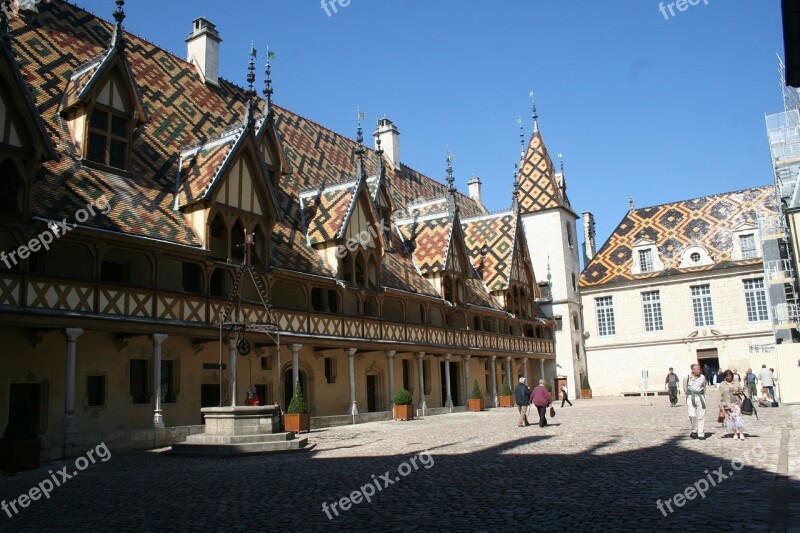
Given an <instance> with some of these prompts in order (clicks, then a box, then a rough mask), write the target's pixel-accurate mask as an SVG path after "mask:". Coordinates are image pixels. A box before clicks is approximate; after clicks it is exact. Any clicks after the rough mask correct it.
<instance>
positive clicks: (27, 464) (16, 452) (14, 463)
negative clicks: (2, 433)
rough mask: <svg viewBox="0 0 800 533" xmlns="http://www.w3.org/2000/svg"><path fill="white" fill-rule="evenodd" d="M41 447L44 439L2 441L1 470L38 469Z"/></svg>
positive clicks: (0, 443)
mask: <svg viewBox="0 0 800 533" xmlns="http://www.w3.org/2000/svg"><path fill="white" fill-rule="evenodd" d="M41 447H42V439H29V440H0V470H6V471H9V472H17V471H19V470H26V469H29V468H38V467H39V453H40V452H39V450H40V449H41Z"/></svg>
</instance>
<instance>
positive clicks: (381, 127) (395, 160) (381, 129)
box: [373, 118, 400, 169]
mask: <svg viewBox="0 0 800 533" xmlns="http://www.w3.org/2000/svg"><path fill="white" fill-rule="evenodd" d="M373 136H374V137H375V148H377V147H378V139H379V138H380V140H381V148H382V149H383V153H384V155H386V157H387V158H388V159H389V161H390V162H391V163H392V166H393V167H394V168H396V169H399V168H400V132H399V131H397V127H396V126H395V125H394V124H393V123H392V121H391V120H389V119H388V118H382V119H380V120H378V127H377V128H375V133H373Z"/></svg>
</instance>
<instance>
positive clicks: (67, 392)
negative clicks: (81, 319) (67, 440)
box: [61, 328, 83, 433]
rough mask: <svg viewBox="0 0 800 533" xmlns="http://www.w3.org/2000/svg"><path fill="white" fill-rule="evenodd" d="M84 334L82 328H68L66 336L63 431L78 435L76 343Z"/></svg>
mask: <svg viewBox="0 0 800 533" xmlns="http://www.w3.org/2000/svg"><path fill="white" fill-rule="evenodd" d="M82 334H83V330H82V329H80V328H67V329H65V330H64V336H66V337H67V369H66V372H64V379H65V382H64V385H65V387H64V419H63V421H62V424H61V425H62V429H63V430H64V433H77V432H78V425H77V423H76V421H75V343H76V342H77V340H78V337H80V336H81V335H82Z"/></svg>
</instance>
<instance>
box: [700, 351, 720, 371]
mask: <svg viewBox="0 0 800 533" xmlns="http://www.w3.org/2000/svg"><path fill="white" fill-rule="evenodd" d="M697 362H698V363H699V364H700V366H701V367H702V366H703V365H708V366H709V367H710V368H711V370H713V371H714V372H716V371H717V370H719V354H718V353H717V349H716V348H705V349H702V350H697Z"/></svg>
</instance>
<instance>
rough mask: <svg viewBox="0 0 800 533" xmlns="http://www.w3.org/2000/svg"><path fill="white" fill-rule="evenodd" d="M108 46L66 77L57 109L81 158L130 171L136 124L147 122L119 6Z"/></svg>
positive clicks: (91, 163) (107, 168)
mask: <svg viewBox="0 0 800 533" xmlns="http://www.w3.org/2000/svg"><path fill="white" fill-rule="evenodd" d="M114 17H115V18H116V19H117V25H116V27H115V29H114V34H113V37H112V39H111V45H110V47H109V48H108V50H106V51H105V52H104V53H103V54H102V55H100V56H98V57H96V58H94V59H92V60H90V61H88V62H86V63H84V64H83V65H80V66H79V67H78V68H76V69H75V70H74V71H73V72H72V73H71V74H70V76H69V80H68V82H67V87H66V90H65V91H64V96H63V98H62V101H61V105H60V108H59V113H60V114H61V116H63V117H64V118H65V119H66V122H67V126H68V128H69V132H70V136H71V138H72V145H73V147H74V149H75V152H76V155H77V156H78V158H79V159H82V160H83V161H84V162H87V163H88V164H89V165H91V166H99V167H100V168H103V169H105V170H110V171H113V172H119V171H122V172H128V171H130V170H131V168H130V158H131V144H132V141H133V135H134V131H135V130H136V128H138V127H139V126H141V125H143V124H145V123H147V122H148V121H149V118H148V115H147V112H146V110H145V107H144V103H143V101H142V96H141V94H140V92H139V88H138V86H137V84H136V80H135V79H134V75H133V70H132V69H131V66H130V63H129V62H128V58H127V56H126V52H125V38H124V32H123V30H122V19H123V18H124V17H125V15H124V13H122V12H121V10H120V9H118V10H117V12H115V13H114Z"/></svg>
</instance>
